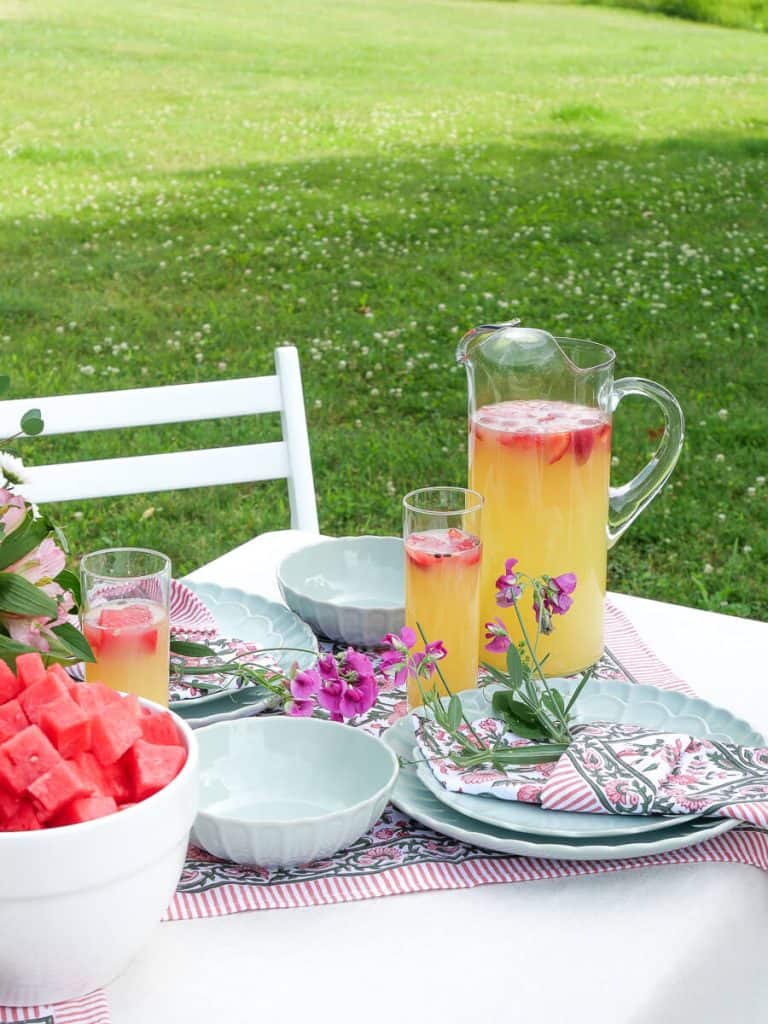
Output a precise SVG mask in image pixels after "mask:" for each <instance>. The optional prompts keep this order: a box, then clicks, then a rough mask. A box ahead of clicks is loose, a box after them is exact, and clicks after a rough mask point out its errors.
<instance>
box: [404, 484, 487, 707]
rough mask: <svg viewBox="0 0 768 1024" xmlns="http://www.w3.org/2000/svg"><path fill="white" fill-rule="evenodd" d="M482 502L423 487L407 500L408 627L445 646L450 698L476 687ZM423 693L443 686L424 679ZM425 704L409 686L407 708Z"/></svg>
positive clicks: (456, 490)
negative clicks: (428, 689) (433, 687)
mask: <svg viewBox="0 0 768 1024" xmlns="http://www.w3.org/2000/svg"><path fill="white" fill-rule="evenodd" d="M482 508H483V499H482V497H481V495H479V494H478V493H477V491H470V490H467V489H466V488H464V487H423V488H422V489H421V490H418V491H411V493H410V494H406V496H405V498H403V535H404V538H405V624H406V626H410V627H411V629H414V630H415V631H416V635H417V637H418V639H419V642H421V639H422V638H421V632H422V631H423V634H424V636H425V637H426V639H427V640H428V641H435V640H442V641H443V642H444V644H445V646H446V649H447V651H448V656H447V657H446V658H445V659H443V660H442V661H441V662H440V670H441V672H442V674H443V676H444V678H445V681H446V683H447V684H448V688H449V689H450V690H451V692H452V693H455V692H457V691H459V690H467V689H471V688H473V687H474V686H476V685H477V660H478V659H477V632H478V627H479V622H478V616H479V587H480V560H481V556H482V546H481V543H480V528H481V522H480V519H481V514H482ZM420 683H421V687H429V688H432V686H433V685H435V684H437V687H438V692H441V691H442V683H440V682H439V680H438V679H437V678H436V677H433V679H432V680H425V679H424V678H423V677H422V678H421V679H420ZM421 703H422V695H421V689H420V686H419V681H417V680H415V679H412V678H409V680H408V705H409V707H417V706H419V705H420V704H421Z"/></svg>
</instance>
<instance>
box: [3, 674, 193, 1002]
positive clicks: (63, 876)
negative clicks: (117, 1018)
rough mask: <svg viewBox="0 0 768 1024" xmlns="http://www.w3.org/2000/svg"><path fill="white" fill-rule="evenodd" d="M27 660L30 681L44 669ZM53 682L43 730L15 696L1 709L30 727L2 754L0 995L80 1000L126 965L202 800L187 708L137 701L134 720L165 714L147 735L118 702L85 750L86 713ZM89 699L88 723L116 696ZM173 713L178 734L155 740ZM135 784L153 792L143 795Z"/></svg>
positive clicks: (159, 903)
mask: <svg viewBox="0 0 768 1024" xmlns="http://www.w3.org/2000/svg"><path fill="white" fill-rule="evenodd" d="M29 669H30V670H31V671H29V673H28V674H29V680H28V682H27V686H28V687H30V688H31V687H34V686H35V685H36V684H39V683H40V681H41V677H40V676H39V673H37V672H35V671H34V666H32V665H30V666H29ZM5 690H6V691H7V693H8V694H9V695H10V693H11V692H12V690H13V687H12V686H10V685H6V687H5ZM54 691H55V693H56V694H58V698H56V696H55V695H54V700H52V701H51V702H49V703H48V707H47V711H46V712H45V713H43V711H42V708H44V707H45V706H46V705H45V704H43V705H42V706H41V707H40V710H39V711H37V710H36V711H35V715H36V717H38V719H39V721H40V722H41V723H42V725H43V727H44V728H41V727H40V724H34V723H33V724H27V725H24V723H25V722H26V719H25V717H24V716H23V714H22V715H19V714H18V713H17V712H18V710H19V709H21V708H22V707H23V705H22V704H21V703H20V702H19V703H18V705H14V707H13V708H12V709H11V714H10V715H8V716H6V717H8V718H9V719H11V720H12V721H17V722H18V724H19V726H24V727H23V728H22V729H21V731H20V732H19V733H17V736H21V737H22V739H21V741H19V740H18V739H17V740H16V742H15V743H12V745H11V748H10V752H9V753H8V754H7V756H6V758H5V760H4V761H3V759H2V757H1V756H0V761H3V763H2V765H0V767H2V769H3V772H4V775H3V776H2V777H0V797H2V799H0V935H13V936H14V941H13V942H12V943H11V942H7V943H3V942H0V1005H5V1006H19V1005H30V1004H38V1005H39V1004H46V1003H51V1002H58V1001H60V1000H64V999H74V998H77V997H79V996H82V995H84V994H85V993H86V992H90V991H92V990H93V989H96V988H99V987H101V986H103V985H106V984H107V983H108V982H110V981H111V980H112V979H113V978H114V977H116V976H117V975H118V974H119V973H120V972H121V971H122V970H123V969H124V968H125V967H126V966H127V965H128V964H129V963H130V961H131V960H132V959H133V958H134V956H136V954H137V953H138V952H139V950H140V949H141V947H142V946H143V945H144V943H145V942H146V940H147V939H148V937H149V935H150V933H151V931H152V929H153V928H154V926H155V925H156V924H157V922H158V921H159V920H160V918H161V916H162V914H163V911H164V910H165V908H166V907H167V905H168V903H169V902H170V900H171V898H172V896H173V893H174V891H175V887H176V883H177V882H178V879H179V875H180V873H181V869H182V867H183V864H184V857H185V854H186V849H187V843H188V838H189V831H190V828H191V825H192V822H193V820H194V818H195V813H196V809H197V787H198V782H197V774H198V753H197V740H196V738H195V736H194V733H193V732H192V731H191V729H190V728H189V726H187V724H186V723H185V722H184V721H183V720H182V719H180V718H179V717H178V716H176V715H173V714H172V713H170V712H168V711H166V710H165V709H163V708H161V707H160V706H159V705H157V704H153V703H152V702H150V701H141V702H140V704H141V706H140V707H139V708H136V712H135V713H136V719H137V720H139V721H140V720H142V719H143V718H147V717H148V716H147V712H149V713H150V715H151V716H152V717H154V716H158V722H159V723H160V724H159V725H158V726H157V727H150V729H149V735H146V734H145V732H144V731H143V730H142V729H141V727H139V728H138V733H135V730H133V729H131V728H130V726H129V725H128V724H127V722H126V720H124V716H121V715H117V716H115V714H114V712H113V713H111V715H107V719H106V723H102V725H101V726H99V727H97V729H96V734H97V739H96V740H95V741H93V740H91V744H90V749H89V750H83V749H82V747H83V745H84V744H85V734H84V731H83V728H82V716H81V715H79V714H78V713H77V712H76V711H73V709H72V708H71V707H70V706H69V705H68V704H67V703H66V699H65V698H64V697H62V696H61V694H60V693H59V691H58V688H56V687H55V686H54V687H52V693H53V692H54ZM12 699H14V700H16V697H15V695H14V697H13V698H12ZM56 699H58V701H60V702H61V704H60V707H59V710H60V712H61V714H60V716H58V717H57V714H56V707H55V706H54V702H55V700H56ZM72 699H73V700H74V702H75V704H76V705H77V706H79V707H81V708H82V707H83V706H82V705H80V703H79V702H78V701H77V700H76V698H75V697H73V698H72ZM6 702H7V701H6ZM86 703H87V701H86ZM32 704H33V706H35V707H36V709H37V705H36V702H35V701H32ZM97 704H98V707H95V708H85V709H84V710H86V711H87V717H88V720H89V721H90V722H91V728H92V727H93V722H94V721H95V720H97V719H98V717H99V715H100V714H102V715H103V712H104V709H105V708H107V709H108V708H111V707H120V706H121V705H118V704H116V703H114V702H105V701H98V702H97ZM125 704H126V706H128V702H127V701H126V702H125ZM113 719H114V720H113ZM169 722H172V724H173V726H174V728H175V731H176V735H177V743H176V744H175V745H170V746H169V745H163V741H162V737H165V739H166V740H170V739H171V737H172V733H171V731H170V729H169V727H168V723H169ZM153 728H154V732H153ZM25 734H26V735H25ZM132 734H133V735H134V739H133V740H131V744H130V745H129V746H128V747H127V748H126V749H125V750H124V749H123V748H124V745H125V743H126V739H127V738H128V737H130V736H131V735H132ZM153 741H154V742H153ZM6 742H7V741H6ZM94 742H95V743H96V749H95V750H94V747H93V743H94ZM137 742H138V743H139V744H140V748H139V752H138V757H133V758H130V757H129V754H130V750H131V747H132V745H133V744H135V743H137ZM57 743H61V744H62V749H64V750H65V752H66V756H64V757H62V756H61V754H60V753H59V751H58V750H57V748H56V744H57ZM3 746H5V744H4V743H2V742H0V755H2V754H3V751H2V747H3ZM168 752H170V754H169V753H168ZM174 752H176V753H174ZM99 754H100V755H101V756H100V757H99V756H98V755H99ZM113 757H114V760H112V758H113ZM105 760H106V761H107V762H109V763H108V764H106V765H105V764H103V763H102V762H103V761H105ZM181 760H183V761H184V763H183V765H181V767H180V766H179V763H180V761H181ZM43 769H44V770H43ZM167 779H170V781H168V782H167V783H166V784H163V783H164V781H165V780H167ZM9 783H10V784H11V785H10V786H9ZM158 786H159V787H160V788H158ZM20 787H21V792H14V791H13V790H14V788H15V789H16V790H18V789H19V788H20ZM137 787H138V789H139V790H140V792H144V793H148V794H149V795H147V796H146V797H145V798H144V799H142V798H141V796H138V797H137V795H136V789H137ZM9 822H10V826H9V824H8V823H9ZM4 826H5V827H14V828H17V829H19V830H18V831H3V828H4Z"/></svg>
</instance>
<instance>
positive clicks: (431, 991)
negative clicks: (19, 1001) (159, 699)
mask: <svg viewBox="0 0 768 1024" xmlns="http://www.w3.org/2000/svg"><path fill="white" fill-rule="evenodd" d="M303 542H304V538H303V537H302V535H300V534H297V533H295V532H293V531H285V532H282V533H277V534H269V535H265V536H263V537H261V538H258V540H257V541H256V542H251V544H249V545H245V546H243V547H242V548H238V549H236V550H235V551H233V552H230V553H229V554H228V555H225V556H224V557H223V558H220V559H218V560H217V561H215V562H212V563H211V564H210V565H208V566H206V567H204V568H203V569H200V570H198V572H196V573H195V574H194V576H195V578H197V579H206V580H210V581H213V582H217V583H221V584H225V585H230V586H239V587H242V588H243V589H246V590H250V591H258V592H260V593H262V594H265V595H267V596H271V597H274V598H275V599H279V595H278V594H277V590H276V586H275V584H274V566H275V565H276V563H277V561H279V558H280V557H281V556H282V554H284V553H286V552H287V551H288V550H292V549H293V548H294V547H296V546H298V545H299V544H300V543H303ZM611 597H612V599H613V600H614V601H615V602H616V604H617V605H619V607H620V608H622V609H623V610H624V611H625V612H626V614H627V615H628V616H629V617H630V618H631V619H632V621H633V622H634V624H635V626H636V628H637V629H638V631H639V632H640V633H641V634H642V635H643V636H644V637H645V638H646V640H647V641H648V642H649V644H650V646H651V647H652V648H653V649H654V650H655V651H656V652H657V653H658V654H659V656H660V657H661V658H662V659H663V660H664V661H666V662H667V664H669V665H670V666H671V667H672V668H673V669H675V670H676V671H677V672H678V673H679V674H680V675H681V676H682V677H683V678H685V679H686V680H688V681H689V682H690V683H691V684H692V685H693V687H694V688H695V690H696V692H697V693H698V694H699V695H700V696H702V697H706V698H708V699H710V700H713V701H716V702H718V703H722V704H725V705H727V706H728V707H729V708H731V709H732V710H734V711H736V712H738V713H739V714H741V715H743V716H744V717H745V718H747V719H748V720H749V721H750V722H752V723H753V724H754V725H755V726H756V727H757V728H760V729H762V730H763V731H764V732H767V733H768V679H767V678H766V664H765V663H766V654H768V624H765V623H759V622H751V621H747V620H744V619H736V618H731V617H727V616H722V615H715V614H712V613H708V612H700V611H694V610H692V609H689V608H683V607H678V606H674V605H668V604H662V603H660V602H656V601H647V600H641V599H638V598H632V597H626V596H624V595H619V594H613V595H611ZM731 665H732V666H734V667H733V668H729V666H731ZM766 938H768V877H766V876H765V875H764V874H763V873H762V872H761V871H759V870H757V869H755V868H750V867H741V866H738V865H727V864H702V865H685V866H675V867H672V866H669V867H658V868H649V869H643V870H631V871H624V872H621V873H619V874H615V875H609V874H604V875H599V876H594V877H589V878H569V879H562V880H558V881H542V882H535V883H520V884H510V885H488V886H482V887H480V888H477V889H473V890H467V891H454V892H435V893H425V894H418V895H415V894H414V895H408V896H399V897H390V898H385V899H378V900H367V901H364V902H359V903H348V904H342V905H338V906H328V907H314V908H309V909H302V910H275V911H260V912H253V913H244V914H235V915H230V916H228V917H221V918H212V919H208V920H203V921H191V922H171V923H166V924H162V925H160V926H159V927H158V929H157V931H156V933H155V935H154V939H153V941H152V942H151V943H150V944H149V945H148V946H147V947H146V948H145V949H144V951H143V952H142V954H141V955H140V956H139V958H138V959H137V960H136V961H135V962H134V964H133V965H132V966H131V967H130V968H129V969H128V970H127V971H126V972H125V974H124V975H123V976H122V977H120V978H119V979H117V980H116V981H115V982H114V983H113V984H112V985H110V986H109V989H108V996H109V1000H110V1004H111V1008H112V1014H113V1021H114V1024H154V1022H158V1024H160V1022H163V1024H172V1022H176V1021H178V1022H184V1024H240V1022H242V1024H246V1022H248V1024H252V1022H254V1021H259V1020H262V1021H265V1020H272V1021H275V1022H277V1024H300V1022H301V1024H304V1022H306V1021H311V1022H312V1024H325V1022H333V1024H346V1022H352V1021H355V1022H360V1021H364V1022H366V1024H378V1022H382V1024H384V1022H387V1024H410V1022H411V1021H413V1022H416V1021H418V1022H425V1024H432V1022H435V1024H454V1022H455V1024H468V1022H470V1021H472V1020H485V1021H488V1022H491V1021H500V1020H505V1021H510V1022H520V1021H523V1020H525V1019H526V1018H528V1019H530V1020H532V1021H535V1022H536V1024H566V1022H567V1024H581V1022H585V1024H586V1022H589V1024H649V1022H652V1021H653V1022H657V1024H667V1022H672V1021H683V1022H687V1021H694V1020H695V1021H696V1022H697V1024H709V1022H718V1024H719V1022H721V1021H728V1022H730V1024H742V1022H745V1021H755V1022H759V1021H762V1020H764V1019H766V1017H768V972H767V971H766V970H765V957H766Z"/></svg>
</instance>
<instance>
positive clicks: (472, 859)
mask: <svg viewBox="0 0 768 1024" xmlns="http://www.w3.org/2000/svg"><path fill="white" fill-rule="evenodd" d="M606 643H607V648H608V650H609V651H610V652H611V654H612V655H613V656H614V658H615V660H616V661H617V662H619V663H621V665H622V667H623V668H624V670H625V678H627V679H629V680H630V681H632V682H637V683H649V684H653V685H655V686H661V687H664V688H666V689H671V690H679V691H681V692H683V693H688V694H690V693H691V692H692V691H691V689H690V687H689V686H688V685H687V683H685V682H684V681H683V680H682V679H680V678H679V677H678V676H677V675H675V673H674V672H672V671H671V669H669V668H668V666H666V665H664V664H663V663H662V662H661V661H659V659H658V658H657V657H656V655H655V654H654V653H653V651H651V650H650V649H649V648H648V646H647V645H646V644H645V643H644V642H643V640H642V639H641V638H640V637H639V636H638V634H637V632H636V631H635V629H634V627H633V626H632V624H631V623H630V622H629V620H628V619H627V618H626V616H625V615H624V614H623V613H622V612H620V611H619V610H618V609H617V608H615V607H613V606H611V605H608V606H607V608H606ZM609 660H610V659H609ZM391 718H394V715H393V716H391ZM390 720H391V719H390ZM360 845H362V846H363V847H364V849H363V850H362V852H360V851H359V850H358V851H356V852H354V853H353V854H350V852H349V851H344V852H342V853H341V854H338V855H336V857H334V858H333V860H332V861H330V862H325V863H322V864H318V865H306V866H303V867H301V868H299V869H290V870H283V871H270V870H267V869H263V868H247V867H240V866H238V865H232V864H226V863H224V862H221V861H217V860H216V859H215V858H213V857H210V856H208V855H207V854H205V853H203V852H202V851H200V850H196V849H194V848H191V849H190V855H189V859H188V861H187V865H186V868H185V872H184V875H183V876H182V879H181V883H180V886H179V889H178V891H177V893H176V896H175V898H174V900H173V902H172V903H171V906H170V907H169V908H168V911H167V915H166V919H167V920H169V921H180V920H190V919H195V918H201V917H215V916H219V915H224V914H233V913H239V912H241V911H244V910H274V909H279V908H289V907H309V906H319V905H323V904H331V903H344V902H348V901H353V900H364V899H372V898H375V897H379V896H394V895H401V894H405V893H411V892H429V891H433V890H445V889H467V888H473V887H474V886H477V885H488V884H493V883H499V882H526V881H541V880H544V879H550V878H563V877H567V876H570V875H582V876H583V875H597V874H601V873H603V872H616V871H627V870H630V869H633V868H641V867H650V866H665V865H670V864H700V863H707V862H731V863H736V864H748V865H752V866H754V867H758V868H762V869H763V870H768V835H766V834H765V833H763V832H761V831H758V830H756V829H751V828H750V827H749V826H745V827H743V828H739V829H736V830H734V831H732V832H728V833H726V834H724V835H722V836H718V837H716V838H714V839H710V840H708V841H706V842H704V843H700V844H698V845H696V846H691V847H688V848H687V849H684V850H677V851H674V852H671V853H663V854H654V855H650V856H646V857H637V858H631V859H628V860H603V861H567V860H548V859H546V858H543V857H542V858H540V857H514V856H505V855H501V854H493V853H488V852H487V851H482V850H478V849H477V848H475V847H470V846H464V845H463V844H460V843H456V842H455V841H453V840H446V839H445V837H440V836H436V835H435V833H433V832H431V831H430V830H429V829H425V828H422V827H421V826H419V825H417V824H416V823H415V822H413V821H411V820H410V819H409V818H407V817H406V816H405V815H403V814H401V813H400V812H399V811H396V810H394V808H392V807H389V808H388V809H387V810H386V811H385V814H384V816H383V818H382V819H381V820H380V821H379V822H378V823H377V824H376V825H375V826H374V828H373V830H372V832H371V833H369V835H368V836H367V837H365V838H364V840H361V841H360Z"/></svg>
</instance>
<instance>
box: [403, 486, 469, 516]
mask: <svg viewBox="0 0 768 1024" xmlns="http://www.w3.org/2000/svg"><path fill="white" fill-rule="evenodd" d="M438 491H443V492H445V491H454V492H456V493H457V494H464V495H470V494H471V495H473V496H474V497H475V498H476V499H477V501H476V502H475V504H474V505H470V506H465V507H464V508H454V509H452V508H420V507H419V506H418V505H414V504H412V502H410V501H409V498H414V497H415V496H416V495H417V494H434V493H436V492H438ZM484 504H485V498H484V497H483V496H482V494H480V492H479V491H473V490H472V488H471V487H451V486H448V485H445V486H440V485H438V486H436V487H417V488H416V489H415V490H413V491H409V492H408V494H406V495H405V497H404V498H403V508H404V509H407V510H408V511H409V512H417V513H418V514H419V515H424V516H465V515H470V514H471V513H472V512H481V511H482V509H483V506H484Z"/></svg>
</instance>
